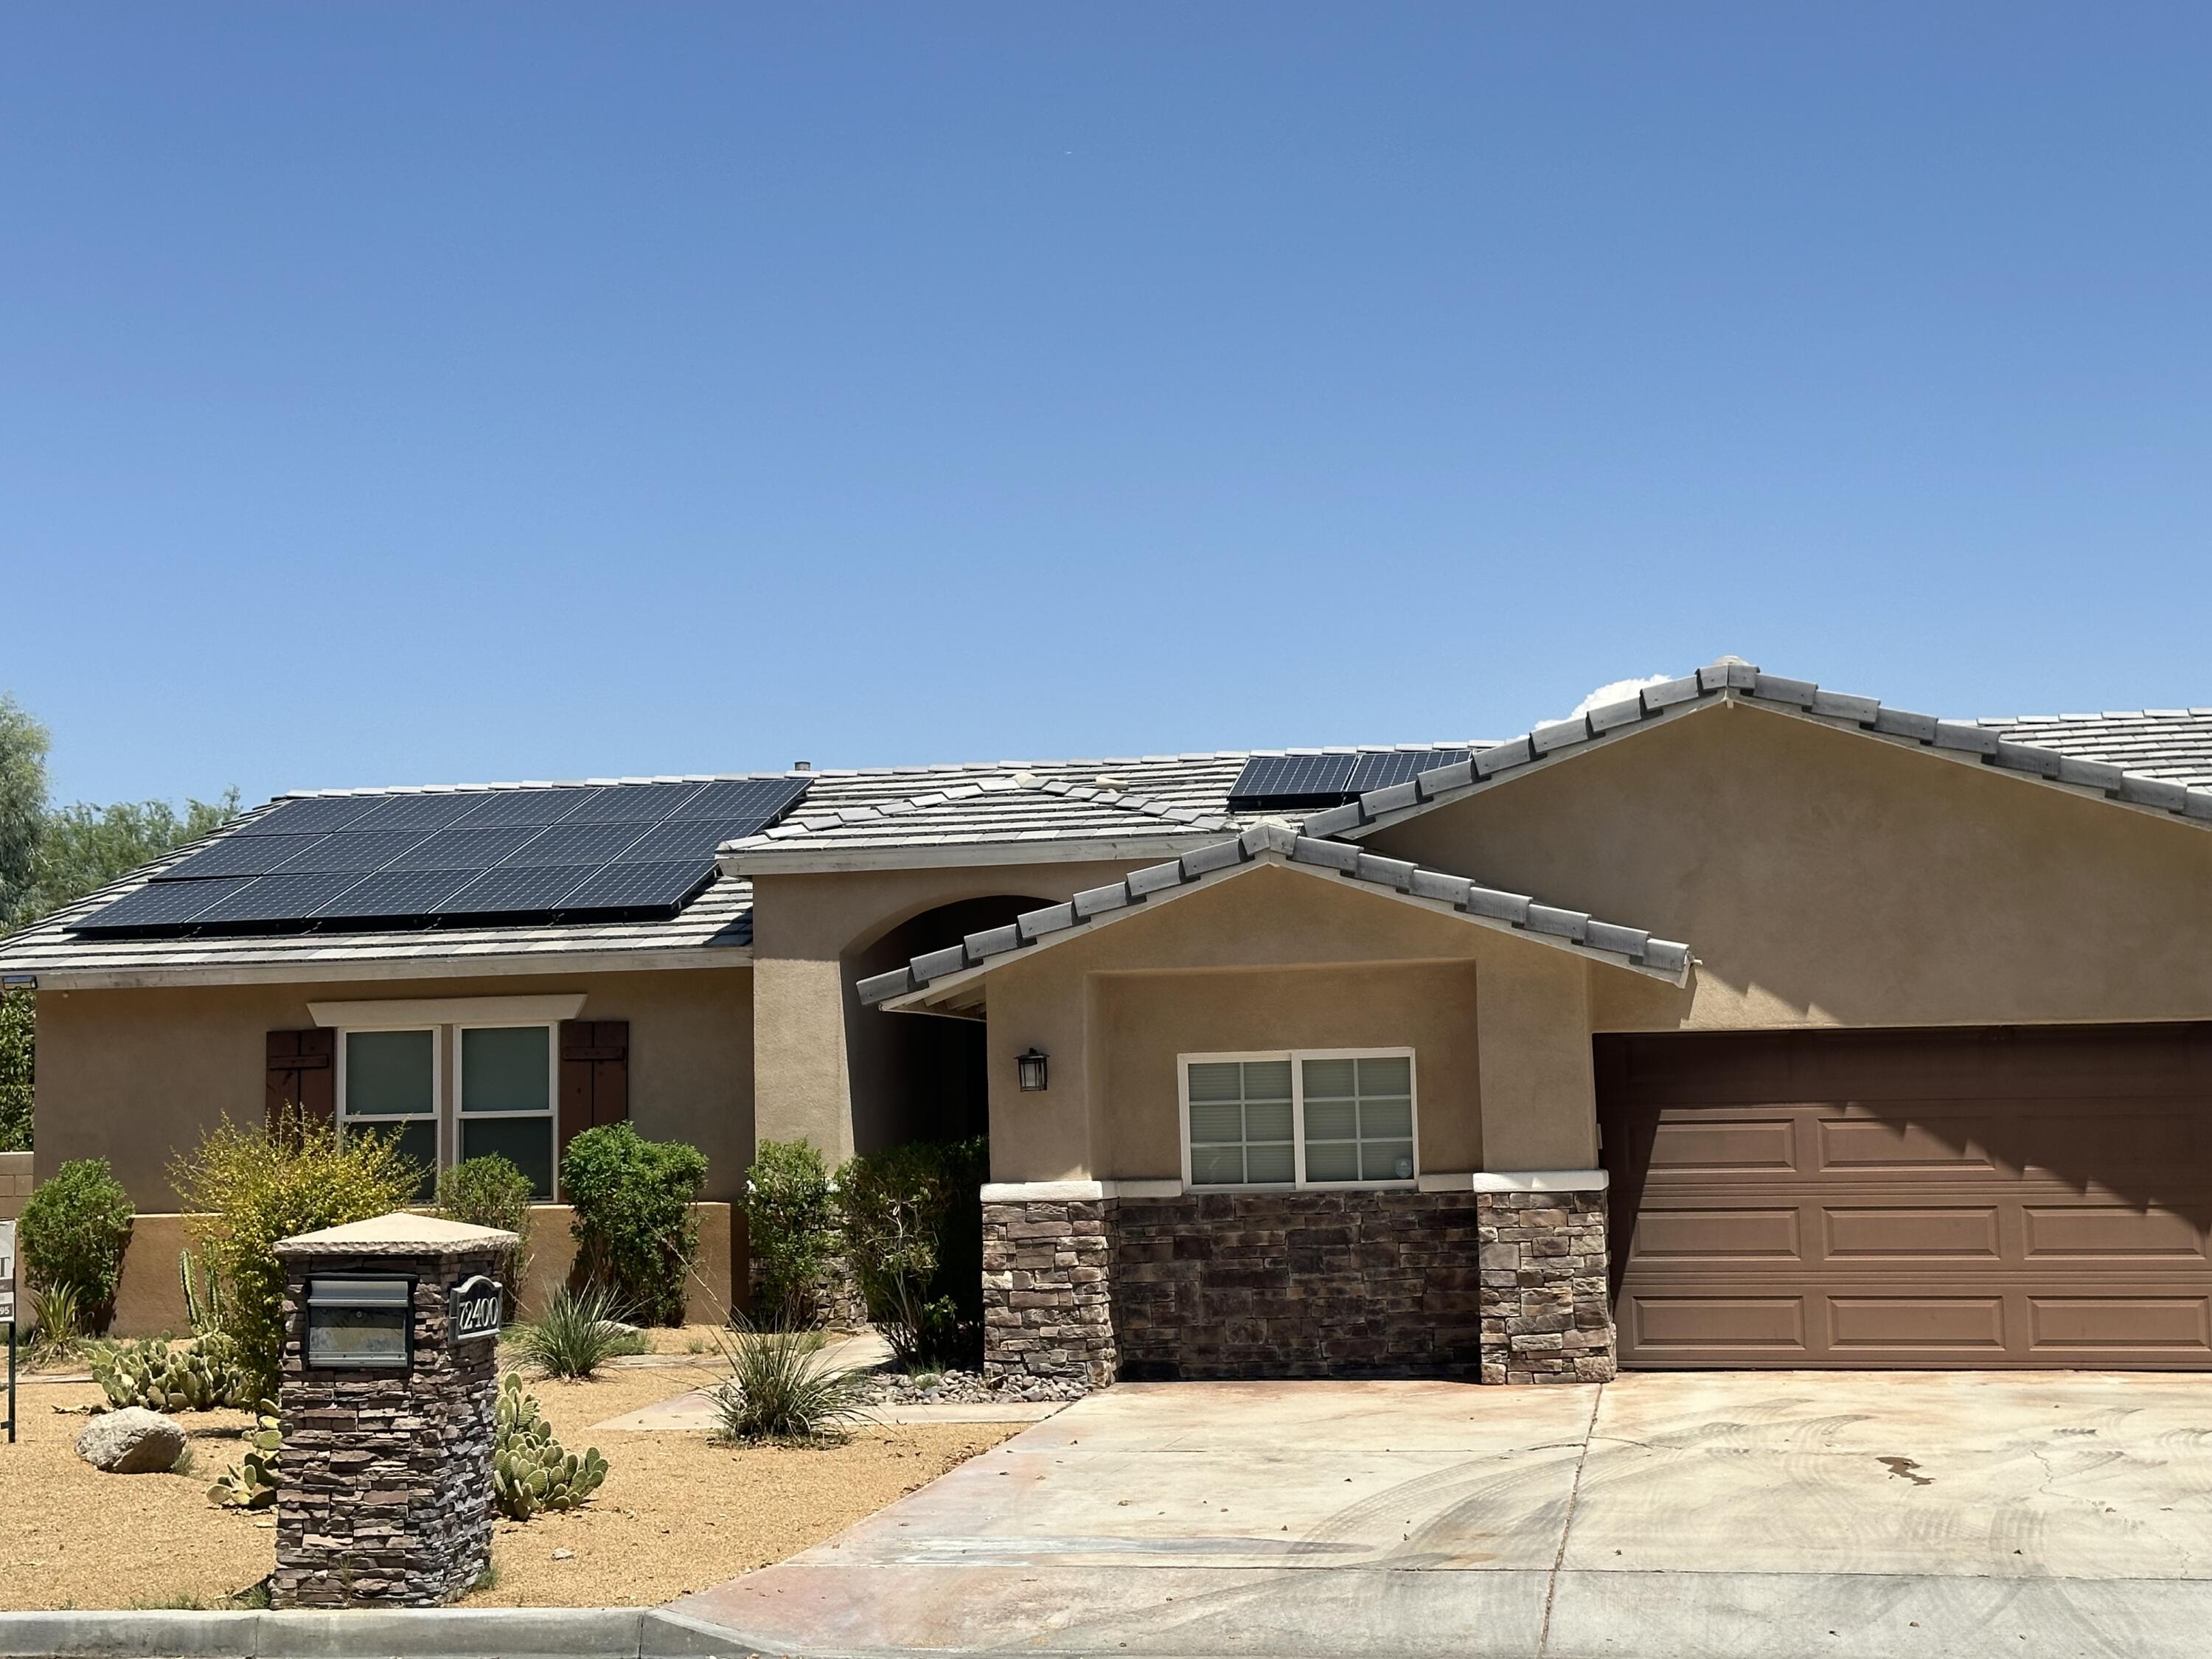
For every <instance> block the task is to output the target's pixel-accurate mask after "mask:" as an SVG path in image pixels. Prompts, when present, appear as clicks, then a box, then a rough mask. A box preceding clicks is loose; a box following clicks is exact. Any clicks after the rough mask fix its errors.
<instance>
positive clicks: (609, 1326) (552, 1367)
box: [514, 1285, 645, 1381]
mask: <svg viewBox="0 0 2212 1659" xmlns="http://www.w3.org/2000/svg"><path fill="white" fill-rule="evenodd" d="M514 1352H515V1354H516V1356H517V1357H518V1358H520V1359H522V1360H524V1361H525V1362H526V1363H527V1364H531V1365H533V1366H535V1367H537V1369H538V1370H539V1371H540V1372H542V1373H543V1374H544V1375H545V1376H562V1377H569V1378H573V1379H574V1380H577V1381H581V1380H583V1379H584V1378H586V1377H588V1376H592V1374H593V1373H595V1372H596V1371H598V1370H599V1367H600V1366H602V1365H604V1364H606V1363H607V1361H609V1360H610V1359H612V1358H616V1357H617V1355H621V1354H626V1353H642V1352H645V1340H644V1338H643V1337H641V1335H639V1334H638V1333H637V1332H636V1331H635V1329H633V1328H631V1327H630V1326H629V1325H628V1324H625V1323H624V1322H623V1317H622V1306H621V1304H619V1303H617V1301H616V1300H615V1299H614V1297H613V1296H612V1295H611V1294H610V1293H609V1292H608V1291H605V1290H604V1289H602V1288H601V1287H600V1286H599V1285H586V1286H585V1287H584V1288H583V1289H582V1290H580V1291H577V1290H572V1289H570V1288H569V1287H568V1285H562V1286H561V1288H560V1289H559V1290H557V1291H554V1292H553V1297H552V1300H551V1301H550V1302H548V1303H547V1304H545V1311H544V1315H543V1316H540V1317H539V1318H538V1319H535V1320H532V1322H530V1323H528V1324H526V1325H523V1326H520V1327H519V1328H517V1329H516V1331H515V1334H514Z"/></svg>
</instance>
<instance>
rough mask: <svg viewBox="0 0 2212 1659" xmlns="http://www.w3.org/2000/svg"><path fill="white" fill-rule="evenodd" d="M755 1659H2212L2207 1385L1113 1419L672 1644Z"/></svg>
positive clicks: (1845, 1392) (1912, 1383) (998, 1455)
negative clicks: (989, 1656) (711, 1636)
mask: <svg viewBox="0 0 2212 1659" xmlns="http://www.w3.org/2000/svg"><path fill="white" fill-rule="evenodd" d="M670 1611H671V1612H672V1613H677V1614H678V1615H680V1616H683V1617H684V1618H686V1619H690V1620H699V1621H701V1622H702V1623H704V1624H706V1625H708V1626H714V1627H717V1628H719V1629H720V1630H721V1631H724V1632H731V1633H733V1634H735V1635H737V1636H738V1637H739V1638H741V1639H742V1640H743V1641H744V1642H747V1643H750V1644H751V1645H753V1646H755V1647H758V1648H762V1649H764V1650H769V1651H774V1652H779V1653H781V1652H791V1653H803V1654H838V1655H844V1654H872V1653H880V1652H891V1651H915V1650H925V1651H936V1652H992V1653H997V1652H1023V1653H1042V1654H1054V1655H1065V1654H1086V1655H1088V1654H1110V1655H1119V1654H1130V1655H1154V1656H1200V1655H1205V1656H1231V1655H1237V1656H1243V1655H1253V1656H1258V1655H1321V1654H1342V1655H1367V1654H1373V1655H1407V1656H1437V1659H1442V1656H1446V1655H1452V1656H1484V1655H1492V1654H1498V1655H1514V1656H1529V1655H1538V1654H1541V1655H1547V1656H1561V1659H1571V1656H1583V1655H1617V1656H1634V1659H1672V1656H1685V1659H1686V1656H1691V1655H1697V1656H1715V1655H1724V1656H1735V1655H1741V1656H1744V1659H1786V1656H1789V1655H1791V1654H1796V1653H1808V1654H1813V1653H1817V1654H1821V1655H1835V1656H1866V1659H1898V1656H1910V1655H1914V1654H1926V1655H1929V1656H1945V1659H1949V1656H1957V1655H1969V1654H1982V1653H1989V1654H2007V1655H2020V1656H2046V1655H2069V1656H2071V1655H2104V1654H2110V1655H2113V1656H2130V1659H2154V1656H2163V1655H2166V1654H2173V1655H2177V1656H2178V1655H2181V1654H2190V1655H2198V1654H2202V1653H2203V1652H2205V1651H2207V1650H2212V1380H2199V1379H2196V1378H2191V1377H2183V1376H2150V1375H2128V1376H2122V1375H2100V1374H2086V1373H2076V1374H2045V1375H2032V1374H2017V1373H2016V1374H2011V1375H2001V1374H1994V1373H1990V1374H1975V1373H1956V1374H1950V1375H1941V1374H1914V1373H1871V1372H1858V1373H1850V1372H1828V1373H1808V1372H1794V1373H1793V1372H1783V1373H1776V1372H1767V1373H1763V1374H1762V1373H1738V1374H1729V1375H1709V1376H1708V1375H1675V1376H1668V1375H1659V1374H1644V1375H1638V1376H1631V1377H1629V1378H1627V1379H1626V1380H1625V1381H1623V1382H1620V1383H1612V1384H1609V1385H1607V1386H1605V1387H1603V1388H1597V1387H1556V1388H1526V1389H1480V1388H1472V1387H1467V1386H1464V1385H1460V1384H1454V1383H1212V1384H1208V1383H1159V1384H1149V1385H1147V1384H1123V1385H1121V1387H1118V1388H1115V1389H1111V1390H1109V1392H1107V1393H1105V1394H1103V1395H1095V1396H1093V1397H1092V1398H1091V1399H1089V1400H1087V1401H1083V1402H1082V1403H1081V1404H1079V1405H1077V1406H1074V1407H1070V1408H1069V1409H1068V1410H1066V1411H1065V1412H1062V1413H1060V1414H1059V1415H1058V1416H1056V1417H1054V1418H1052V1419H1049V1420H1048V1421H1047V1422H1044V1423H1042V1424H1040V1425H1037V1426H1036V1427H1035V1428H1032V1429H1030V1430H1027V1431H1024V1433H1022V1434H1021V1435H1019V1436H1018V1437H1016V1438H1014V1439H1013V1440H1011V1441H1009V1442H1007V1443H1006V1444H1005V1445H1004V1446H1001V1447H1000V1448H999V1449H996V1450H995V1451H993V1452H990V1453H987V1454H986V1455H983V1456H981V1457H978V1458H976V1459H975V1460H974V1461H973V1462H969V1463H968V1464H966V1465H965V1466H963V1468H959V1469H957V1470H956V1471H954V1472H953V1473H952V1474H949V1475H947V1476H945V1478H944V1479H943V1480H939V1481H937V1482H936V1483H934V1484H933V1485H932V1486H927V1487H925V1488H924V1489H923V1490H921V1492H916V1493H915V1494H914V1495H912V1496H911V1497H909V1498H905V1499H903V1500H902V1501H901V1502H899V1503H897V1504H893V1505H891V1506H890V1508H888V1509H886V1510H882V1511H881V1512H879V1513H878V1514H877V1515H875V1516H871V1517H870V1518H869V1519H868V1520H866V1521H865V1522H861V1523H860V1525H859V1526H857V1527H855V1528H853V1529H852V1530H851V1531H849V1532H848V1533H846V1534H843V1535H842V1537H840V1538H838V1539H836V1540H834V1541H831V1542H830V1543H828V1544H825V1545H823V1546H821V1547H817V1548H816V1549H812V1550H810V1551H808V1552H806V1553H805V1554H803V1555H800V1556H798V1557H796V1558H794V1559H792V1560H790V1561H787V1562H786V1563H784V1564H782V1565H779V1566H775V1567H771V1568H769V1569H767V1570H765V1571H761V1572H757V1573H753V1574H750V1575H748V1576H747V1577H743V1578H739V1579H736V1580H733V1581H732V1582H731V1583H727V1584H724V1585H721V1586H719V1587H717V1588H716V1589H712V1590H709V1591H707V1592H704V1593H702V1594H701V1595H695V1596H690V1597H686V1598H685V1599H684V1600H683V1601H679V1602H678V1603H676V1604H675V1605H674V1606H673V1607H671V1609H670Z"/></svg>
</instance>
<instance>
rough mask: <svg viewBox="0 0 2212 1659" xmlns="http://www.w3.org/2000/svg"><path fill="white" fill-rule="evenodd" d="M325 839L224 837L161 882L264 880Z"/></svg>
mask: <svg viewBox="0 0 2212 1659" xmlns="http://www.w3.org/2000/svg"><path fill="white" fill-rule="evenodd" d="M329 839H330V837H329V836H224V837H223V838H222V840H221V841H219V842H216V844H215V845H214V846H212V847H208V848H202V849H201V850H200V851H199V852H197V853H195V854H192V855H191V857H190V858H188V859H186V860H185V861H184V862H183V863H181V864H174V865H172V866H169V868H168V869H167V870H165V871H163V872H161V879H162V880H164V881H202V880H204V879H206V878H208V877H210V876H265V875H267V874H268V873H269V872H270V871H271V870H281V869H283V867H284V866H285V864H286V863H287V862H288V861H289V860H293V859H295V858H298V857H299V856H300V855H301V854H303V853H305V852H307V851H308V850H310V849H311V848H315V847H318V846H319V845H321V844H322V843H323V842H326V841H328V840H329Z"/></svg>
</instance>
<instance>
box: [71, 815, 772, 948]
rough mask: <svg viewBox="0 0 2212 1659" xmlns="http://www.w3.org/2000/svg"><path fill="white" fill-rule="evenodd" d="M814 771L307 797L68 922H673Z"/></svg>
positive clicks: (184, 926)
mask: <svg viewBox="0 0 2212 1659" xmlns="http://www.w3.org/2000/svg"><path fill="white" fill-rule="evenodd" d="M810 781H811V780H810V779H808V778H805V777H766V778H723V779H716V780H714V781H708V782H703V783H702V782H696V781H693V782H677V783H612V784H547V785H533V786H523V787H513V788H504V789H455V790H431V791H422V792H417V793H409V794H395V795H343V796H308V797H304V798H302V799H297V800H289V801H283V802H280V803H278V804H277V805H275V806H274V807H272V808H270V810H269V811H266V812H264V813H263V814H261V815H260V816H259V817H256V818H254V819H253V820H252V822H251V823H244V824H240V826H239V827H238V828H237V829H234V830H231V831H228V832H227V833H225V834H224V835H222V836H220V837H218V838H217V839H216V841H214V842H211V843H210V845H209V846H207V847H205V848H202V849H201V850H200V851H199V852H197V853H195V854H192V855H191V857H189V858H187V859H185V860H182V861H180V862H179V863H178V864H175V865H173V866H171V867H170V868H168V869H167V870H165V871H163V872H161V874H159V875H157V876H155V878H153V880H152V881H150V882H149V883H148V884H147V885H145V886H144V887H143V888H140V889H139V890H137V891H136V892H134V893H130V894H126V895H125V896H124V897H122V898H120V899H118V900H117V901H116V902H114V903H112V904H111V905H108V906H107V907H106V908H104V909H100V910H97V911H94V913H93V914H92V915H89V916H87V917H85V918H84V919H83V920H82V921H76V922H73V923H71V924H70V928H71V931H73V932H76V933H223V932H241V933H243V932H276V931H293V932H299V931H305V930H308V929H313V928H327V929H331V930H333V931H336V930H340V929H359V928H362V927H404V926H410V925H412V926H423V927H428V926H433V925H435V924H438V923H441V922H443V923H447V924H448V925H455V924H458V925H463V926H489V925H494V924H498V923H515V922H523V921H541V920H544V919H547V918H550V917H554V916H572V915H573V916H651V915H671V914H673V913H674V912H675V911H677V910H679V909H681V908H683V907H684V905H686V904H688V903H690V902H691V901H692V900H693V899H694V898H696V897H697V896H698V895H699V894H700V893H701V892H702V890H705V888H706V887H707V885H708V884H709V883H710V882H712V881H713V880H714V849H715V848H718V847H720V845H721V844H722V843H723V842H726V841H735V840H738V839H740V838H741V837H743V836H751V835H757V834H758V833H759V832H760V831H761V830H763V829H767V828H768V827H769V825H770V824H772V823H775V822H776V821H777V820H778V819H780V818H781V817H783V815H784V814H785V813H787V812H788V811H791V809H792V808H793V806H795V805H798V804H799V800H800V799H802V798H803V797H804V796H805V793H806V787H807V785H808V783H809V782H810Z"/></svg>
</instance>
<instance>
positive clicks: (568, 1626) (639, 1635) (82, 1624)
mask: <svg viewBox="0 0 2212 1659" xmlns="http://www.w3.org/2000/svg"><path fill="white" fill-rule="evenodd" d="M753 1651H754V1650H753V1649H752V1648H751V1647H750V1645H748V1644H746V1643H745V1642H744V1639H743V1638H741V1637H738V1636H737V1635H735V1634H734V1633H733V1632H727V1631H721V1630H718V1629H717V1628H716V1627H715V1626H711V1625H707V1624H702V1623H701V1622H699V1621H698V1620H692V1619H686V1618H682V1617H677V1616H671V1615H668V1614H665V1613H660V1612H659V1611H657V1610H655V1609H653V1608H650V1607H421V1608H406V1609H393V1610H392V1611H388V1612H387V1611H383V1610H380V1609H371V1608H359V1609H354V1610H350V1611H346V1612H332V1613H311V1612H299V1613H290V1612H288V1613H265V1612H252V1611H241V1612H236V1613H184V1612H166V1611H165V1612H126V1613H0V1659H392V1656H393V1655H396V1654H404V1655H406V1656H408V1659H703V1656H722V1655H731V1656H735V1655H749V1654H750V1653H752V1652H753Z"/></svg>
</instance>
